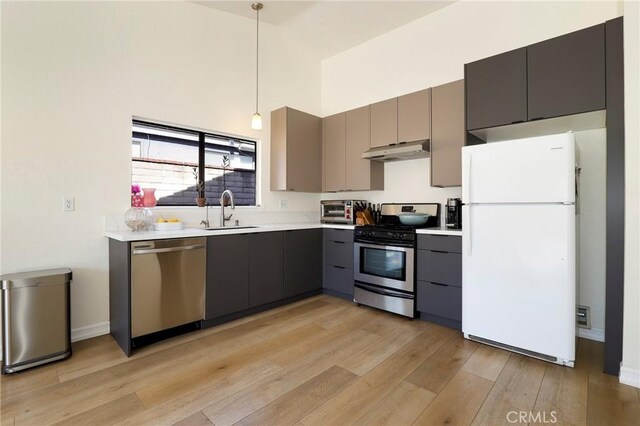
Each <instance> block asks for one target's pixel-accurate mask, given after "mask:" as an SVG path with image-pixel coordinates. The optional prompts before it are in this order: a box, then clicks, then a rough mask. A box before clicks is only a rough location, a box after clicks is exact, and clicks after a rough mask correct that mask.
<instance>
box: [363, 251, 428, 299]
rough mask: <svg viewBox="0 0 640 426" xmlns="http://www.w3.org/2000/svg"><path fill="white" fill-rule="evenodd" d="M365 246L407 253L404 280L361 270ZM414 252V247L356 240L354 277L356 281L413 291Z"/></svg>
mask: <svg viewBox="0 0 640 426" xmlns="http://www.w3.org/2000/svg"><path fill="white" fill-rule="evenodd" d="M363 248H370V249H377V250H385V251H396V252H404V253H406V255H405V269H406V271H405V279H404V281H403V280H396V279H391V278H384V277H378V276H375V275H371V274H367V273H363V272H361V268H360V266H361V263H360V253H361V249H363ZM414 252H415V250H414V249H413V248H412V247H398V246H390V245H384V244H366V243H359V242H355V243H354V244H353V278H354V279H355V280H356V281H362V282H364V283H370V284H375V285H380V286H384V287H389V288H394V289H397V290H404V291H409V292H413V291H414V268H415V260H414Z"/></svg>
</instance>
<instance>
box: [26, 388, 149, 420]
mask: <svg viewBox="0 0 640 426" xmlns="http://www.w3.org/2000/svg"><path fill="white" fill-rule="evenodd" d="M142 411H144V406H143V405H142V403H141V402H140V400H139V399H138V397H137V396H136V394H134V393H132V394H129V395H126V396H123V397H122V398H118V399H116V400H113V401H111V402H107V403H106V404H102V405H100V406H98V407H96V408H92V409H91V410H87V411H85V412H83V413H80V414H77V415H75V416H71V417H69V418H66V419H64V420H63V421H60V422H58V423H56V425H58V426H65V425H74V426H80V425H96V426H98V425H111V424H114V423H117V422H119V421H121V420H124V419H126V418H128V417H131V416H135V415H136V414H138V413H141V412H142ZM18 424H21V423H20V422H18ZM26 424H34V423H32V422H31V421H30V420H29V419H28V420H27V421H26Z"/></svg>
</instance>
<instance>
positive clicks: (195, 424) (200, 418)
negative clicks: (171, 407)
mask: <svg viewBox="0 0 640 426" xmlns="http://www.w3.org/2000/svg"><path fill="white" fill-rule="evenodd" d="M173 426H213V423H211V420H209V419H208V418H207V416H205V415H204V413H203V412H202V411H198V412H197V413H195V414H192V415H190V416H189V417H187V418H185V419H182V420H180V421H179V422H177V423H174V424H173Z"/></svg>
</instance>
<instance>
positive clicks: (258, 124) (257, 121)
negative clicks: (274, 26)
mask: <svg viewBox="0 0 640 426" xmlns="http://www.w3.org/2000/svg"><path fill="white" fill-rule="evenodd" d="M263 7H264V5H263V4H262V3H253V4H252V5H251V9H253V10H255V11H256V112H255V114H253V117H251V128H252V129H253V130H262V116H261V115H260V113H259V112H258V75H259V74H258V57H259V56H258V53H259V41H260V36H259V29H260V10H262V8H263Z"/></svg>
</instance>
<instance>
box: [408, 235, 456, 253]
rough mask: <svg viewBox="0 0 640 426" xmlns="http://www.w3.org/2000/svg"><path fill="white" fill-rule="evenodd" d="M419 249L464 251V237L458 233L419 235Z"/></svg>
mask: <svg viewBox="0 0 640 426" xmlns="http://www.w3.org/2000/svg"><path fill="white" fill-rule="evenodd" d="M418 249H419V250H437V251H448V252H451V253H462V237H458V236H457V235H418Z"/></svg>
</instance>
